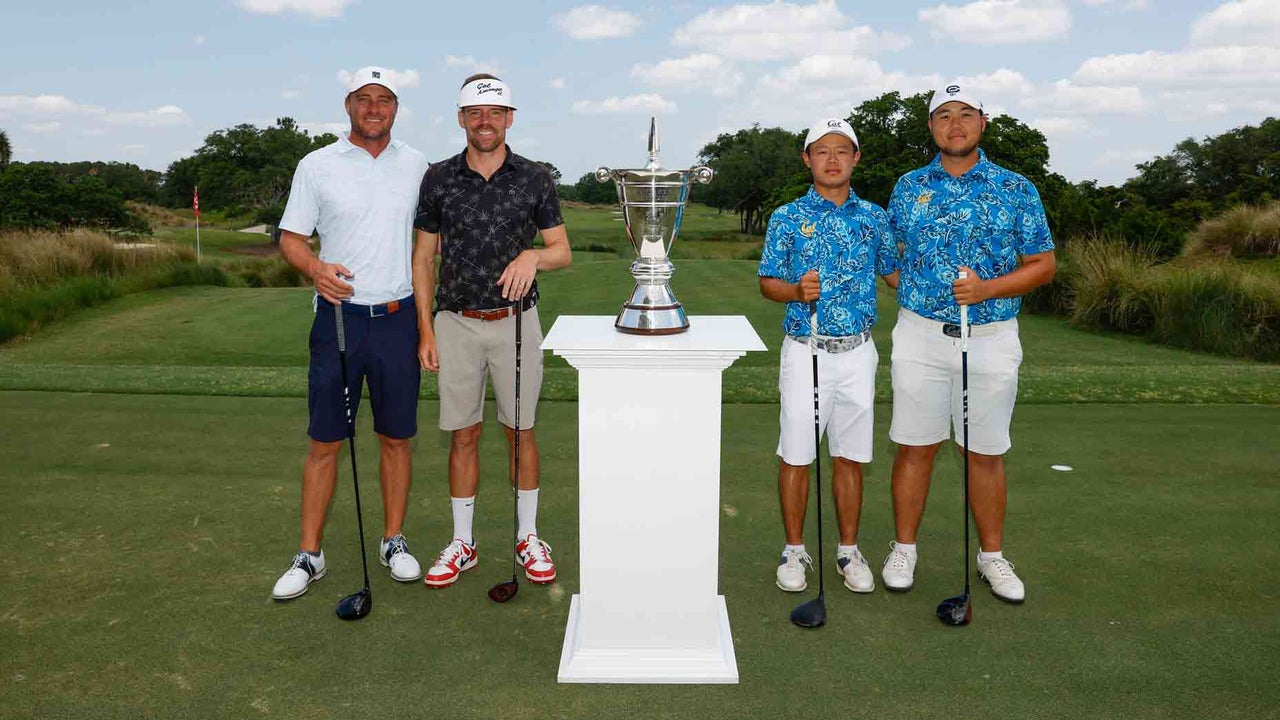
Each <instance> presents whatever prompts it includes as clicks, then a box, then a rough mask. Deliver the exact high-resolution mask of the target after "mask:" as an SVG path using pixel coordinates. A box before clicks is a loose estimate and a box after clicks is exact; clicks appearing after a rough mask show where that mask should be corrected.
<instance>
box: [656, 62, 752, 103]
mask: <svg viewBox="0 0 1280 720" xmlns="http://www.w3.org/2000/svg"><path fill="white" fill-rule="evenodd" d="M631 77H633V78H635V79H637V80H639V81H641V82H643V83H645V84H648V85H652V86H654V87H661V88H671V89H674V90H686V91H687V90H704V89H705V90H710V91H711V94H712V95H714V96H716V97H729V96H732V95H736V94H737V92H738V88H739V87H741V86H742V73H741V72H738V69H737V68H735V67H734V66H733V63H730V62H728V61H726V60H725V59H724V58H722V57H720V56H718V55H711V54H708V53H701V54H698V55H690V56H688V57H683V58H675V59H669V60H663V61H662V62H659V63H658V64H657V65H633V66H632V67H631Z"/></svg>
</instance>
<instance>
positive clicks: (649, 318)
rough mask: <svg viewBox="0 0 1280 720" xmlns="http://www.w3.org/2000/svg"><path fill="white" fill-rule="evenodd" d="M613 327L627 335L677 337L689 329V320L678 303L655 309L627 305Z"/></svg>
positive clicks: (653, 307) (652, 307)
mask: <svg viewBox="0 0 1280 720" xmlns="http://www.w3.org/2000/svg"><path fill="white" fill-rule="evenodd" d="M613 326H614V327H615V328H617V329H618V332H623V333H627V334H628V335H678V334H680V333H682V332H685V331H686V330H688V329H689V318H688V317H686V316H685V314H684V306H682V305H681V304H680V303H676V304H674V305H662V306H656V307H655V306H642V305H631V304H629V303H628V304H626V305H623V306H622V312H620V313H618V319H617V320H615V321H614V323H613Z"/></svg>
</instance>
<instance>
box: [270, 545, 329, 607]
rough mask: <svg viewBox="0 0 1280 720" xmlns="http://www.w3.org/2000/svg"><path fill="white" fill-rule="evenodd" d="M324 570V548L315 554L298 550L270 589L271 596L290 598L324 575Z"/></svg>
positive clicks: (277, 598) (305, 589)
mask: <svg viewBox="0 0 1280 720" xmlns="http://www.w3.org/2000/svg"><path fill="white" fill-rule="evenodd" d="M326 572H328V571H327V570H326V569H325V566H324V550H321V551H320V554H319V555H315V556H312V555H310V554H308V553H305V552H299V553H298V554H297V555H294V556H293V562H292V563H291V564H290V565H289V569H288V570H285V571H284V574H283V575H281V576H280V579H279V580H277V581H276V585H275V587H273V588H272V589H271V597H273V598H275V599H276V600H292V599H293V598H296V597H298V596H299V595H301V594H302V593H304V592H306V591H307V588H308V587H309V586H310V585H311V583H313V582H315V581H317V580H319V579H320V578H322V577H324V574H325V573H326Z"/></svg>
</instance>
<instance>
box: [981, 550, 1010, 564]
mask: <svg viewBox="0 0 1280 720" xmlns="http://www.w3.org/2000/svg"><path fill="white" fill-rule="evenodd" d="M1003 559H1004V551H1002V550H997V551H995V552H993V553H989V552H982V551H981V550H979V551H978V562H991V561H992V560H1003Z"/></svg>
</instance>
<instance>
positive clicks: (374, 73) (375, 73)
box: [373, 70, 382, 79]
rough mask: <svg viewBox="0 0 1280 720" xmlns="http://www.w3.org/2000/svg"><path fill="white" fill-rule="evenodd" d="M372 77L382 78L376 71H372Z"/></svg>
mask: <svg viewBox="0 0 1280 720" xmlns="http://www.w3.org/2000/svg"><path fill="white" fill-rule="evenodd" d="M373 76H374V77H376V78H379V79H381V78H382V73H380V72H378V71H377V70H374V71H373Z"/></svg>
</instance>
